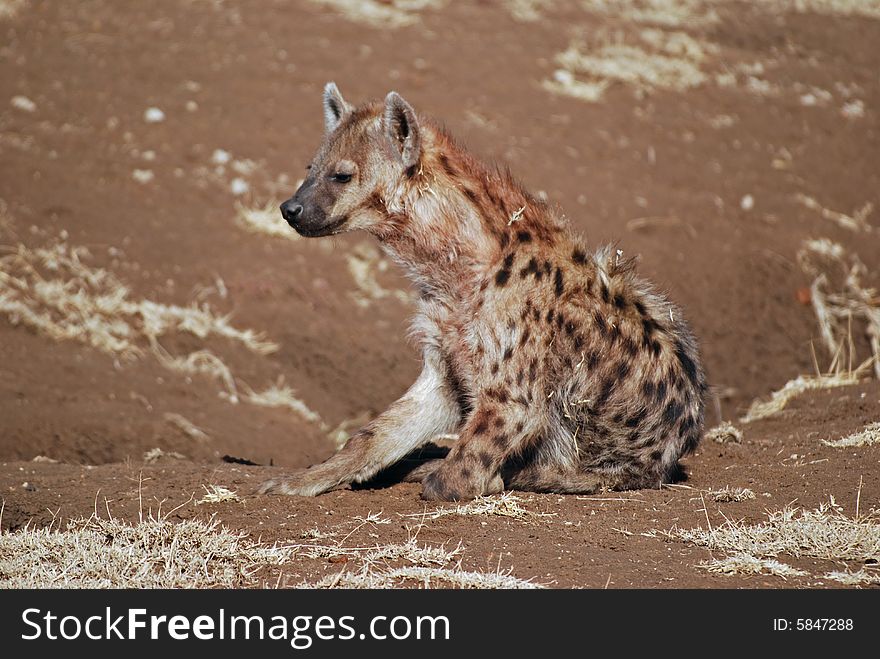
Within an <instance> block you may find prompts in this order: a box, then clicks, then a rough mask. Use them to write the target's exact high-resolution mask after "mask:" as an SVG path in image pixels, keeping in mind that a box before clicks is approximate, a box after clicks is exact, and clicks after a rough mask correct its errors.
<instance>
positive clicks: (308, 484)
mask: <svg viewBox="0 0 880 659" xmlns="http://www.w3.org/2000/svg"><path fill="white" fill-rule="evenodd" d="M331 487H332V484H330V485H328V484H326V483H321V482H316V481H314V480H313V479H310V478H309V472H308V471H301V472H299V473H297V474H294V475H292V476H288V477H286V478H272V479H270V480H267V481H266V482H264V483H263V484H262V485H260V487H259V488H258V489H257V494H285V495H290V496H301V497H314V496H317V495H319V494H322V493H324V492H326V491H327V490H329V489H331Z"/></svg>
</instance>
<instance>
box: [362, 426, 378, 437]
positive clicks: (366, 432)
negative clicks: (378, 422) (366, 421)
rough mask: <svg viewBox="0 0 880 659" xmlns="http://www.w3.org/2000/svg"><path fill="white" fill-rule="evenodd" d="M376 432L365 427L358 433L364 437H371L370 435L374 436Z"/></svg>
mask: <svg viewBox="0 0 880 659" xmlns="http://www.w3.org/2000/svg"><path fill="white" fill-rule="evenodd" d="M375 434H376V433H375V432H373V431H372V430H371V429H370V428H364V429H363V430H361V431H359V432H358V435H359V436H360V437H363V438H364V439H369V438H370V437H373V436H374V435H375Z"/></svg>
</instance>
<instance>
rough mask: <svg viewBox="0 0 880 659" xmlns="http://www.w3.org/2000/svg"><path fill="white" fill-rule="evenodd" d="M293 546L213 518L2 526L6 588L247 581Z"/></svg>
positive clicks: (0, 552) (0, 580)
mask: <svg viewBox="0 0 880 659" xmlns="http://www.w3.org/2000/svg"><path fill="white" fill-rule="evenodd" d="M291 556H292V550H290V549H287V548H283V547H277V546H267V545H264V544H262V543H259V542H253V541H251V540H248V539H247V538H246V537H245V535H244V534H242V533H236V532H233V531H230V530H229V529H227V528H225V527H223V526H221V525H220V523H219V522H217V521H215V520H213V519H212V520H211V521H208V522H203V521H199V520H184V521H182V522H178V523H172V522H169V521H168V520H167V519H162V518H154V517H152V516H151V517H150V518H149V519H146V520H144V521H141V522H140V523H138V524H133V525H130V524H127V523H125V522H121V521H119V520H116V519H113V518H109V519H102V518H100V517H97V516H92V517H90V518H88V519H75V520H71V521H70V522H68V523H67V526H66V528H65V529H63V530H60V529H53V528H44V529H32V528H26V529H24V530H19V531H15V532H2V533H0V587H2V588H240V587H244V586H254V585H257V584H255V583H254V580H253V575H254V573H255V572H256V571H257V570H259V569H261V568H263V567H266V566H277V565H281V564H283V563H285V562H287V561H288V560H289V559H290V558H291Z"/></svg>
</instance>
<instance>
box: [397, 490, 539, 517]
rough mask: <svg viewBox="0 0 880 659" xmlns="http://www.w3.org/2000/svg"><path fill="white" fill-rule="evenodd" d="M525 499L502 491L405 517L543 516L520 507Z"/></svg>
mask: <svg viewBox="0 0 880 659" xmlns="http://www.w3.org/2000/svg"><path fill="white" fill-rule="evenodd" d="M524 502H525V500H524V499H522V498H521V497H518V496H517V495H515V494H514V493H513V492H503V493H501V494H494V495H492V496H483V497H477V498H476V499H474V500H473V501H468V502H467V503H463V504H459V505H456V506H453V507H448V508H437V509H436V510H432V511H430V512H427V511H426V512H424V513H414V514H411V515H405V517H418V518H419V519H423V520H426V519H439V518H441V517H445V516H446V515H465V516H466V515H477V516H490V515H497V516H499V517H513V518H515V519H528V518H530V517H544V516H547V515H546V514H543V513H533V512H532V511H530V510H526V509H525V508H523V507H522V505H521V504H522V503H524Z"/></svg>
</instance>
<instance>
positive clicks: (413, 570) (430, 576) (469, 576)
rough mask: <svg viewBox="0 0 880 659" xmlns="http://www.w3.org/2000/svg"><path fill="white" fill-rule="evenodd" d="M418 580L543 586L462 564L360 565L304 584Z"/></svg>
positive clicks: (383, 584) (424, 583)
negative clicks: (383, 567) (387, 567)
mask: <svg viewBox="0 0 880 659" xmlns="http://www.w3.org/2000/svg"><path fill="white" fill-rule="evenodd" d="M413 581H415V582H416V583H417V584H418V585H419V586H420V587H422V588H436V587H440V588H450V587H451V588H461V589H495V590H497V589H505V590H507V589H511V590H512V589H535V588H543V586H541V585H539V584H536V583H533V582H531V581H527V580H524V579H519V578H517V577H514V576H513V575H511V574H510V572H509V571H498V572H471V571H467V570H463V569H462V568H461V566H460V565H459V566H456V567H455V568H452V569H450V568H438V567H424V566H410V567H401V568H392V569H390V570H380V571H376V570H372V569H361V570H360V571H358V572H347V571H343V572H339V573H337V574H333V575H328V576H326V577H323V578H322V579H320V580H319V581H318V582H317V583H315V584H302V586H303V587H311V588H397V587H401V586H404V585H406V583H407V582H413Z"/></svg>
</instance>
